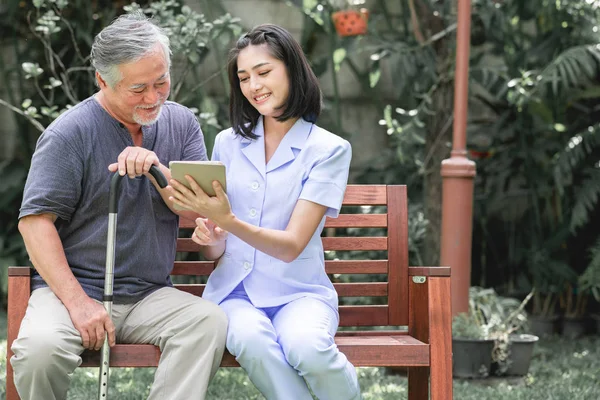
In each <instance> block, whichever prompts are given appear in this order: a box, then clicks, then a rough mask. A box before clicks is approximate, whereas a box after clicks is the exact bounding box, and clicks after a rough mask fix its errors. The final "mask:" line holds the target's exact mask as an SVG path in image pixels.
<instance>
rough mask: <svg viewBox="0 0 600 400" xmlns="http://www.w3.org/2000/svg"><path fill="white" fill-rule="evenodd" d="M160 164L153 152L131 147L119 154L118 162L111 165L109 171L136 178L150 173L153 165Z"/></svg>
mask: <svg viewBox="0 0 600 400" xmlns="http://www.w3.org/2000/svg"><path fill="white" fill-rule="evenodd" d="M153 164H154V165H156V166H158V165H159V164H160V162H159V160H158V157H157V156H156V154H155V153H154V152H153V151H150V150H148V149H145V148H143V147H137V146H129V147H126V148H125V150H123V151H122V152H121V154H119V157H117V162H116V163H113V164H110V165H109V166H108V170H109V171H111V172H116V171H117V170H118V171H119V174H120V175H121V176H124V175H125V174H127V176H129V178H135V177H136V176H140V175H143V174H147V173H148V172H149V171H150V167H151V166H152V165H153Z"/></svg>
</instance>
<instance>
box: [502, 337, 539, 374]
mask: <svg viewBox="0 0 600 400" xmlns="http://www.w3.org/2000/svg"><path fill="white" fill-rule="evenodd" d="M539 339H540V338H539V337H537V336H535V335H527V334H522V335H510V336H509V340H510V342H509V346H510V356H509V364H508V369H507V370H506V374H505V375H511V376H524V375H527V373H528V372H529V365H530V364H531V358H532V357H533V348H534V347H535V344H536V343H537V341H538V340H539Z"/></svg>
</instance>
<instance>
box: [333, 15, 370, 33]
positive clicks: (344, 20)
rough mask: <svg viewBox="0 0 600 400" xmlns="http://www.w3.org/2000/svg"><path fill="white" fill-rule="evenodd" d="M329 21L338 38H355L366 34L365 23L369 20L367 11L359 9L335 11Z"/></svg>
mask: <svg viewBox="0 0 600 400" xmlns="http://www.w3.org/2000/svg"><path fill="white" fill-rule="evenodd" d="M331 19H332V20H333V24H334V25H335V29H336V31H337V33H338V35H340V36H356V35H364V34H365V33H367V21H368V19H369V10H367V9H366V8H361V9H360V11H359V10H343V11H336V12H334V13H333V14H331Z"/></svg>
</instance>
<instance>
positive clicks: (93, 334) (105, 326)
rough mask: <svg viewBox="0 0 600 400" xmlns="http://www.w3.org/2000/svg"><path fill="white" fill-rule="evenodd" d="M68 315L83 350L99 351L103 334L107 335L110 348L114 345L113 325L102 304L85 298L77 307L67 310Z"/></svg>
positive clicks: (102, 342) (102, 341)
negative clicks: (79, 336) (77, 332)
mask: <svg viewBox="0 0 600 400" xmlns="http://www.w3.org/2000/svg"><path fill="white" fill-rule="evenodd" d="M69 315H70V316H71V320H72V321H73V325H75V329H77V330H78V331H79V333H80V334H81V340H82V342H83V347H84V348H86V349H89V350H100V349H101V348H102V345H103V344H104V337H105V333H108V344H109V345H110V346H111V347H112V346H114V345H115V325H114V324H113V322H112V320H111V319H110V317H109V316H108V313H107V312H106V309H105V308H104V306H103V305H102V304H100V303H98V302H96V301H94V300H92V299H91V298H89V297H87V299H86V300H84V301H82V302H80V304H79V305H78V306H76V307H74V308H73V307H72V308H71V309H69Z"/></svg>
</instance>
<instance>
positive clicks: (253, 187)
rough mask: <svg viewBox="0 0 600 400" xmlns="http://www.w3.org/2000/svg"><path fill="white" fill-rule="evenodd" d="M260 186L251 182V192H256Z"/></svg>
mask: <svg viewBox="0 0 600 400" xmlns="http://www.w3.org/2000/svg"><path fill="white" fill-rule="evenodd" d="M259 186H260V185H259V184H258V182H252V190H256V189H258V187H259Z"/></svg>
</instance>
